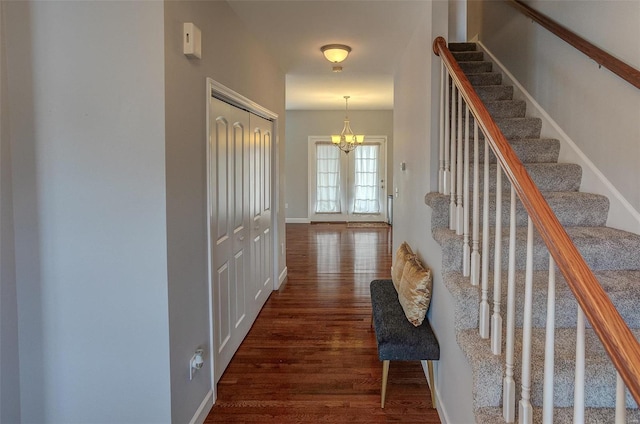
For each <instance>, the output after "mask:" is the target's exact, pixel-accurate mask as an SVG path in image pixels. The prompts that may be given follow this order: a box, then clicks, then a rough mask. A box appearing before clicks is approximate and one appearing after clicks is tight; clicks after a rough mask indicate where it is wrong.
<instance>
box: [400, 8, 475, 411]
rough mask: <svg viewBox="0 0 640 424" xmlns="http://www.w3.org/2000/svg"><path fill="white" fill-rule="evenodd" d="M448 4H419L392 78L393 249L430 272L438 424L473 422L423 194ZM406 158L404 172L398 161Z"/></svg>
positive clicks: (431, 164)
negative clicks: (411, 254)
mask: <svg viewBox="0 0 640 424" xmlns="http://www.w3.org/2000/svg"><path fill="white" fill-rule="evenodd" d="M448 6H449V4H448V2H444V1H440V2H425V10H424V20H423V24H422V26H421V27H420V28H419V29H418V30H417V31H416V33H415V34H414V37H413V39H412V40H411V42H410V43H409V45H408V47H407V50H406V52H405V53H404V56H403V58H402V60H401V62H400V63H399V65H398V68H397V70H396V74H395V78H394V119H393V128H394V149H393V155H394V158H395V160H394V186H395V187H397V188H398V193H399V195H398V197H396V198H395V200H394V211H393V213H394V219H393V224H394V226H393V244H394V250H395V249H397V247H398V246H399V245H400V243H402V242H403V241H407V242H408V243H409V244H410V245H411V247H412V248H413V249H414V250H415V251H416V252H417V253H418V256H419V257H420V258H421V260H422V261H423V262H424V263H425V264H426V265H427V266H429V267H430V268H432V271H433V278H434V286H433V296H432V300H431V308H430V311H429V320H430V322H431V325H432V327H433V329H434V332H435V333H436V336H437V338H438V341H439V343H440V349H441V353H442V355H441V358H440V360H439V361H438V362H437V363H436V364H435V371H436V377H435V379H436V390H437V393H438V396H439V400H440V408H439V413H440V417H441V419H442V420H443V422H449V423H469V422H474V418H473V414H472V396H471V369H470V367H469V364H468V362H467V361H466V359H465V357H464V355H463V353H462V352H461V350H460V348H459V347H458V344H457V342H456V338H455V331H454V328H453V322H454V319H453V304H452V299H451V296H450V294H449V292H448V290H447V288H446V287H444V285H443V283H442V272H441V268H442V255H441V249H440V247H439V246H438V245H437V243H436V242H435V241H434V240H433V238H432V236H431V222H430V217H431V211H430V209H429V208H428V207H427V206H426V205H425V203H424V196H425V195H426V194H427V193H429V192H430V191H434V190H437V179H436V178H437V170H438V168H437V166H438V164H437V159H438V156H437V150H436V148H437V144H438V138H437V137H438V126H437V123H438V113H439V110H438V105H439V100H438V95H439V81H440V73H439V72H440V62H439V60H438V58H437V57H436V56H434V55H433V53H432V47H431V44H432V42H433V40H434V39H435V38H436V37H437V36H446V34H447V22H448V20H447V17H448ZM401 162H406V171H401V170H400V168H399V164H400V163H401Z"/></svg>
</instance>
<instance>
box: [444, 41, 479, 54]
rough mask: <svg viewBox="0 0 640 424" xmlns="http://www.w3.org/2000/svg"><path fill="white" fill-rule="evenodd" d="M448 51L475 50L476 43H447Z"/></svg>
mask: <svg viewBox="0 0 640 424" xmlns="http://www.w3.org/2000/svg"><path fill="white" fill-rule="evenodd" d="M449 51H451V52H475V51H476V43H467V42H462V43H449Z"/></svg>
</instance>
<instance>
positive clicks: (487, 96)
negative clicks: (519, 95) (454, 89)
mask: <svg viewBox="0 0 640 424" xmlns="http://www.w3.org/2000/svg"><path fill="white" fill-rule="evenodd" d="M474 89H475V91H476V93H477V94H478V97H480V100H482V101H483V102H491V101H495V100H511V99H513V86H511V85H500V84H497V85H482V86H476V87H474Z"/></svg>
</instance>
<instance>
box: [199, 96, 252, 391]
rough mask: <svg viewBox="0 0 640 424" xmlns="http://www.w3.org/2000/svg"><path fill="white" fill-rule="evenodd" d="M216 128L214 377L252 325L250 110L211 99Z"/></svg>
mask: <svg viewBox="0 0 640 424" xmlns="http://www.w3.org/2000/svg"><path fill="white" fill-rule="evenodd" d="M211 102H212V103H213V106H214V107H212V108H211V110H212V113H213V116H210V118H209V119H210V122H215V131H212V134H211V135H210V140H209V142H210V146H209V152H210V154H211V155H212V156H213V157H211V158H209V163H210V164H215V168H214V169H210V170H209V176H210V178H211V180H210V181H209V188H210V190H212V191H213V193H211V194H210V196H209V198H210V199H213V204H212V205H209V210H210V213H211V215H210V216H209V222H210V229H211V232H212V233H213V234H215V238H214V237H212V239H214V240H215V242H214V243H213V246H212V249H211V253H212V258H211V261H212V264H213V266H212V267H213V269H215V270H216V271H217V272H216V277H217V278H215V279H214V281H213V282H212V283H213V290H212V293H213V296H214V299H212V304H213V305H216V306H217V308H216V309H217V310H216V311H215V313H214V315H213V316H214V317H215V318H216V320H217V321H218V323H217V325H214V328H215V329H217V331H214V346H215V352H214V354H215V355H216V357H215V359H216V360H215V361H214V363H215V370H214V375H215V380H216V381H217V380H218V379H219V378H220V376H221V375H222V372H223V371H224V369H225V368H226V366H227V365H228V363H229V361H230V360H231V358H232V357H233V354H234V353H235V351H236V350H237V348H238V346H240V343H241V342H242V340H243V339H244V337H245V335H246V333H247V332H248V330H249V327H250V323H249V320H247V319H245V317H246V315H247V311H248V305H247V301H246V293H247V291H248V290H247V286H246V285H247V279H246V276H247V274H248V272H247V266H248V264H247V261H246V260H245V258H247V257H248V256H249V253H248V252H249V245H248V243H247V239H248V230H247V227H248V223H249V214H248V209H247V203H248V193H249V181H248V178H247V175H246V174H247V168H248V153H249V133H248V113H247V112H245V111H242V110H240V109H237V108H234V107H232V106H230V105H228V104H226V103H224V102H221V101H219V100H216V99H211Z"/></svg>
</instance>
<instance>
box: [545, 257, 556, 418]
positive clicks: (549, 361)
mask: <svg viewBox="0 0 640 424" xmlns="http://www.w3.org/2000/svg"><path fill="white" fill-rule="evenodd" d="M555 328H556V264H555V261H554V260H553V257H552V256H551V255H549V291H548V293H547V329H546V333H545V342H544V386H543V389H542V390H543V392H542V399H543V400H542V422H543V424H553V367H554V349H553V348H554V346H555Z"/></svg>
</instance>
